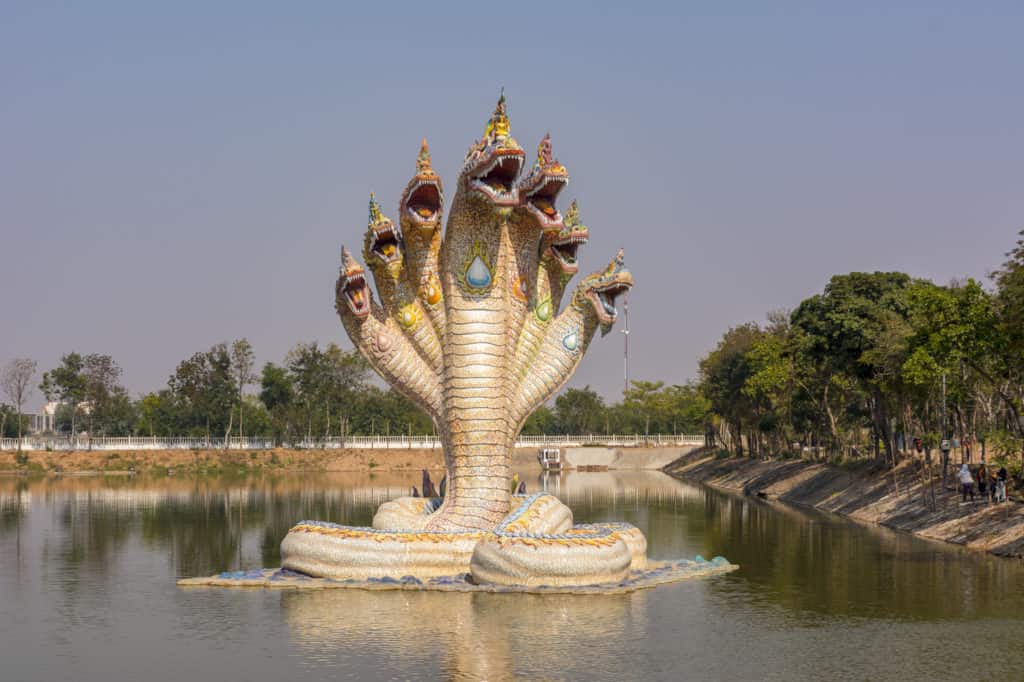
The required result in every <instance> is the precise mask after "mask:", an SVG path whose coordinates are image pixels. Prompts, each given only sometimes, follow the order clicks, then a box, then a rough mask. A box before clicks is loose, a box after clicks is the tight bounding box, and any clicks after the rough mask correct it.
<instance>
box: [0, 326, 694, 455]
mask: <svg viewBox="0 0 1024 682" xmlns="http://www.w3.org/2000/svg"><path fill="white" fill-rule="evenodd" d="M15 365H18V366H19V367H21V368H22V370H23V371H22V372H21V375H19V376H21V377H22V379H21V381H22V384H23V386H22V396H21V398H19V399H18V400H15V399H14V398H10V401H11V404H10V405H3V406H0V433H3V435H4V436H9V437H12V436H18V435H20V434H21V433H23V432H24V431H25V430H26V428H27V425H26V424H25V420H26V418H25V417H22V418H21V419H18V418H17V415H19V414H22V413H23V407H24V403H25V399H26V397H27V395H28V393H30V392H31V389H32V388H33V387H32V386H31V385H30V382H31V379H32V376H34V374H35V370H36V364H35V363H34V362H33V361H31V360H28V359H24V358H21V359H17V360H15V361H12V363H10V365H9V367H14V366H15ZM374 376H375V375H374V373H373V370H372V369H371V368H370V366H369V365H368V364H367V363H366V361H365V360H364V359H363V357H362V356H361V355H360V354H359V353H358V352H357V351H354V350H351V351H345V350H342V349H341V348H339V347H338V346H337V345H335V344H333V343H331V344H328V345H327V346H320V345H319V344H318V343H317V342H315V341H314V342H309V343H299V344H297V345H296V346H295V347H294V348H292V349H291V350H290V351H289V352H288V353H287V355H286V356H285V358H284V361H283V362H281V363H273V362H268V363H266V364H264V365H263V367H262V369H261V371H259V372H258V373H257V372H256V369H255V364H254V354H253V349H252V346H251V345H250V343H249V342H248V341H247V340H246V339H238V340H236V341H233V342H231V343H218V344H215V345H213V346H212V347H211V348H209V349H208V350H206V351H202V352H197V353H194V354H193V355H191V356H190V357H188V358H187V359H185V360H182V361H181V362H180V363H179V364H178V365H177V367H176V368H175V370H174V372H173V373H172V374H171V375H170V377H169V378H168V380H167V385H166V387H164V388H162V389H160V390H157V391H153V392H150V393H146V394H144V395H141V396H139V397H137V398H133V397H131V396H130V395H129V393H128V391H127V390H126V389H125V387H124V386H123V385H122V383H121V377H122V370H121V367H120V366H119V365H118V363H117V362H116V361H115V360H114V359H113V358H112V357H111V356H110V355H104V354H81V353H77V352H71V353H68V354H66V355H64V356H63V357H62V358H61V359H60V362H59V363H58V364H57V366H55V367H53V368H51V369H49V370H47V371H46V372H44V373H43V374H42V378H41V382H40V383H39V384H38V389H39V391H40V392H41V394H42V395H43V396H45V397H46V399H47V400H50V401H54V402H56V403H58V408H57V411H56V419H55V421H56V428H55V431H56V432H57V433H59V434H66V435H70V434H80V435H90V436H96V437H103V436H127V435H133V436H164V437H174V436H196V437H207V438H221V437H226V436H251V437H263V438H272V439H274V440H275V441H276V442H284V441H294V440H297V439H303V438H305V439H310V440H314V441H315V440H319V439H323V440H326V439H330V438H342V437H346V436H350V435H395V436H397V435H414V436H420V435H431V434H433V433H435V429H434V424H433V423H432V421H431V419H430V418H429V417H428V416H427V415H426V414H425V413H423V412H422V411H421V410H420V409H419V408H418V407H416V405H414V404H413V403H412V402H411V401H410V400H408V399H406V398H405V397H404V396H402V395H401V394H400V393H398V392H397V391H395V390H393V389H385V388H381V387H380V385H379V382H377V381H375V380H374ZM706 412H707V401H706V400H705V399H704V398H703V396H702V395H701V393H700V390H699V389H698V387H697V386H696V385H694V384H688V385H682V386H680V385H675V386H666V385H665V384H664V383H663V382H660V381H656V382H652V381H634V382H632V385H631V387H630V389H629V390H627V391H625V392H624V393H623V397H622V400H621V401H619V402H617V403H612V404H606V403H605V401H604V399H603V398H602V397H601V396H600V395H599V394H598V393H597V392H596V391H594V390H593V389H592V388H590V386H586V387H584V388H579V389H576V388H571V389H568V390H566V391H565V392H564V393H562V394H561V395H559V396H558V397H557V398H556V399H555V401H554V403H553V405H551V406H546V405H545V406H541V407H540V408H539V409H538V410H537V411H536V412H535V413H534V414H533V415H532V416H531V417H530V418H529V419H528V420H527V422H526V424H525V425H524V429H523V432H524V433H526V434H562V433H571V434H597V433H629V434H644V433H650V434H655V433H700V432H701V431H702V429H703V428H704V426H703V425H704V423H705V421H706V419H707V417H706ZM19 429H20V430H19Z"/></svg>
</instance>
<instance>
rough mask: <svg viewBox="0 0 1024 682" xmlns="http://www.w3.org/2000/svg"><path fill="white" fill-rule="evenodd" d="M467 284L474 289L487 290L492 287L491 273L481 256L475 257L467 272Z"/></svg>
mask: <svg viewBox="0 0 1024 682" xmlns="http://www.w3.org/2000/svg"><path fill="white" fill-rule="evenodd" d="M466 282H468V283H469V286H471V287H473V288H474V289H486V288H487V287H489V286H490V285H491V271H490V270H488V269H487V264H486V263H484V261H483V259H481V258H480V256H475V257H474V258H473V262H472V263H470V264H469V268H468V269H467V270H466Z"/></svg>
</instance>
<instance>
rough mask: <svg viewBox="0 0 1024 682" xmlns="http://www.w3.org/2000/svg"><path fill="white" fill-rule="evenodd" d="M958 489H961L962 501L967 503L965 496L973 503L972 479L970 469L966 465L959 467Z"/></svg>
mask: <svg viewBox="0 0 1024 682" xmlns="http://www.w3.org/2000/svg"><path fill="white" fill-rule="evenodd" d="M960 487H961V489H962V494H963V496H962V498H961V499H962V500H963V501H964V502H966V501H967V495H968V494H969V495H970V496H971V502H974V477H973V476H971V468H970V467H969V466H967V465H966V464H961V465H960Z"/></svg>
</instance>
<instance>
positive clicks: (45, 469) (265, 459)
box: [0, 448, 537, 476]
mask: <svg viewBox="0 0 1024 682" xmlns="http://www.w3.org/2000/svg"><path fill="white" fill-rule="evenodd" d="M16 454H17V453H16V452H10V451H4V452H0V476H58V475H61V476H93V475H95V476H99V475H105V476H109V475H130V474H135V473H138V474H151V475H157V476H166V475H177V474H210V475H215V474H224V473H239V474H240V473H256V472H261V471H295V472H302V471H309V472H331V471H339V472H342V471H344V472H374V471H382V472H383V471H388V472H391V471H396V472H403V471H419V470H421V469H428V470H430V471H438V470H444V454H443V452H442V451H441V449H440V448H408V449H400V448H390V449H369V448H351V449H331V450H320V449H308V450H292V449H284V448H278V449H274V450H252V451H246V450H124V451H119V452H110V451H99V450H92V451H89V450H73V451H59V452H57V451H55V452H47V451H41V450H30V451H25V452H24V454H25V455H26V456H27V457H28V461H27V463H26V464H24V465H19V464H18V463H17V460H16ZM536 461H537V460H536V450H535V449H530V448H525V449H522V448H521V449H517V450H514V451H513V454H512V462H513V465H515V466H522V465H524V464H528V463H533V464H536Z"/></svg>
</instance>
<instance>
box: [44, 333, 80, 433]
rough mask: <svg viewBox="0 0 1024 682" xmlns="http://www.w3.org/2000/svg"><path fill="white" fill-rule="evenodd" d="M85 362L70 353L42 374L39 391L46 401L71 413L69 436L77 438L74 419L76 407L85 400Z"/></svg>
mask: <svg viewBox="0 0 1024 682" xmlns="http://www.w3.org/2000/svg"><path fill="white" fill-rule="evenodd" d="M84 367H85V361H84V359H83V358H82V356H81V355H80V354H78V353H75V352H71V353H68V354H67V355H65V356H64V357H62V358H61V359H60V364H59V365H57V366H56V367H54V368H53V369H51V370H50V371H48V372H44V373H43V382H42V383H41V384H40V385H39V389H40V390H41V391H42V392H43V395H45V396H46V399H47V400H53V401H57V402H61V403H65V404H67V405H68V406H69V407H70V412H71V435H72V436H77V435H78V431H77V423H76V417H77V415H78V405H79V403H81V402H82V401H83V400H85V394H86V379H85V375H84V373H83V369H84Z"/></svg>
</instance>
